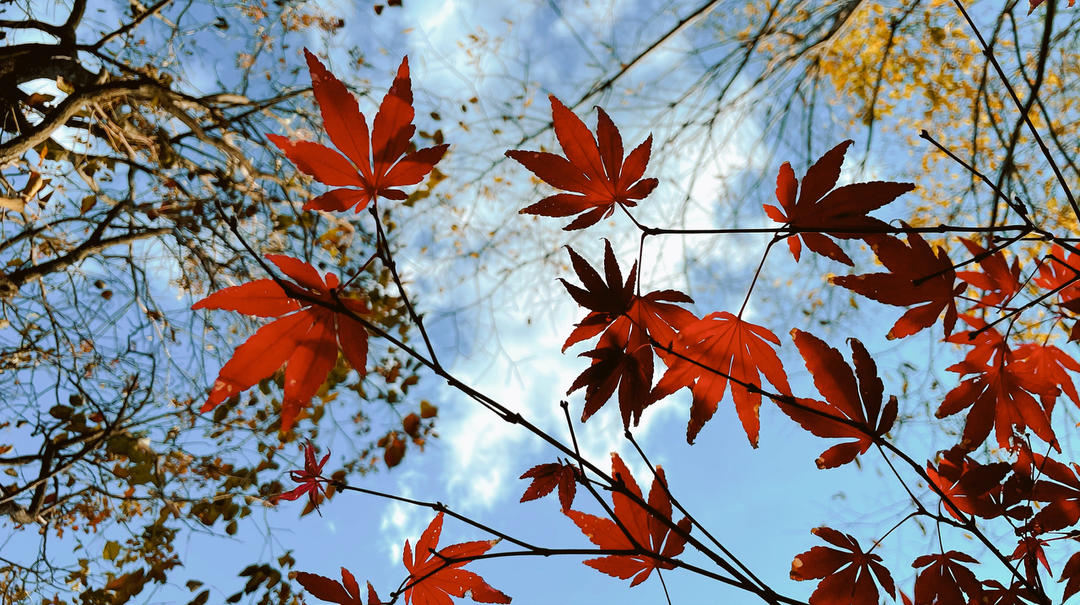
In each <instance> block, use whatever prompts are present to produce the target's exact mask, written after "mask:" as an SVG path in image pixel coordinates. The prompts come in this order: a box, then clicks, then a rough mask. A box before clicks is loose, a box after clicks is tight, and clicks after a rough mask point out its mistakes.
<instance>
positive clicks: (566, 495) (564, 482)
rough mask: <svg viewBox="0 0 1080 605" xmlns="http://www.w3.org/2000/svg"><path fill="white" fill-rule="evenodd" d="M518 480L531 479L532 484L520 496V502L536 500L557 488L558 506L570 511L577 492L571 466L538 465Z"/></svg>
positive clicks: (575, 478)
mask: <svg viewBox="0 0 1080 605" xmlns="http://www.w3.org/2000/svg"><path fill="white" fill-rule="evenodd" d="M518 478H519V479H532V483H530V484H529V487H527V488H526V489H525V493H524V494H522V495H521V501H522V502H528V501H529V500H536V499H537V498H542V497H544V496H546V495H548V494H550V493H551V491H552V490H554V489H555V488H556V487H558V488H559V504H560V505H561V506H562V509H563V510H564V511H565V510H570V507H571V506H573V504H574V493H575V491H576V490H577V475H576V473H575V472H574V465H572V464H559V463H555V462H552V463H549V464H538V465H536V466H534V467H532V468H530V469H529V470H527V471H525V472H524V473H522V475H521V477H518Z"/></svg>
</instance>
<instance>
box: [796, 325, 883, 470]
mask: <svg viewBox="0 0 1080 605" xmlns="http://www.w3.org/2000/svg"><path fill="white" fill-rule="evenodd" d="M791 335H792V339H793V340H794V342H795V346H796V347H797V348H798V349H799V353H800V354H801V355H802V357H803V360H804V361H805V362H806V369H807V370H810V374H811V375H812V376H813V377H814V386H816V387H817V390H818V392H819V393H821V394H822V395H823V396H824V397H825V401H817V400H814V399H802V398H800V399H797V400H796V401H797V402H798V403H799V404H800V405H801V406H803V408H810V409H800V408H799V407H796V406H793V405H790V404H783V403H781V404H780V409H781V410H783V411H784V412H785V413H786V414H787V415H788V416H790V417H791V418H792V419H793V420H795V421H796V422H798V423H799V424H800V425H801V426H802V427H803V428H805V429H806V430H808V431H810V432H811V433H813V434H814V435H817V436H818V437H842V438H848V437H851V438H854V439H855V441H849V442H847V443H841V444H839V445H835V446H833V447H831V448H829V449H827V450H825V451H824V452H822V454H821V456H820V457H818V459H817V466H818V468H833V467H836V466H840V465H842V464H847V463H848V462H851V461H853V460H855V457H856V456H858V455H859V454H863V453H865V452H866V450H867V449H869V448H870V446H871V445H873V443H874V439H875V438H876V437H880V436H882V435H884V434H885V433H887V432H889V429H891V428H892V425H893V422H894V421H895V420H896V413H897V402H896V397H895V396H894V397H890V398H889V402H888V403H886V404H885V408H884V410H883V409H882V407H881V398H882V392H883V390H884V386H883V385H882V384H881V379H880V378H878V374H877V365H876V364H875V363H874V359H873V358H872V357H870V353H868V352H867V351H866V348H865V347H864V346H863V344H862V343H861V342H859V341H858V340H856V339H854V338H851V339H849V340H848V343H849V344H850V345H851V358H852V360H854V362H855V372H854V373H852V371H851V367H849V366H848V364H847V363H845V362H844V358H843V357H842V356H841V355H840V352H839V351H837V350H836V349H834V348H832V347H830V346H829V345H827V344H825V342H824V341H822V340H821V339H819V338H817V337H816V336H814V335H812V334H810V333H808V332H803V331H801V330H792V331H791ZM856 377H858V383H856ZM815 412H816V413H815ZM830 418H841V419H845V420H848V421H850V422H852V423H854V424H856V425H857V426H852V425H851V424H848V423H844V422H838V421H836V420H831V419H830Z"/></svg>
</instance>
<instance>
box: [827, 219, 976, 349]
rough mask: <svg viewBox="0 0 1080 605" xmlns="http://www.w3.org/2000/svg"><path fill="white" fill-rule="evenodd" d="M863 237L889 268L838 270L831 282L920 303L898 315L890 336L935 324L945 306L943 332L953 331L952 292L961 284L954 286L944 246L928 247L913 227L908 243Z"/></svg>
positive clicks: (904, 303)
mask: <svg viewBox="0 0 1080 605" xmlns="http://www.w3.org/2000/svg"><path fill="white" fill-rule="evenodd" d="M905 227H906V225H905ZM867 241H868V242H869V243H870V246H871V247H872V248H873V249H874V254H876V255H877V258H878V260H880V261H881V263H882V264H883V265H885V268H886V269H888V270H889V272H888V273H867V274H864V275H838V276H834V277H832V278H830V280H829V281H830V282H831V283H833V284H835V285H837V286H842V287H844V288H847V289H849V290H851V291H853V292H856V293H858V294H861V295H863V296H865V297H867V298H871V299H873V300H876V301H878V302H881V303H885V304H887V305H893V306H897V307H910V306H912V305H919V306H917V307H915V308H913V309H908V310H907V312H905V313H904V314H903V315H901V316H900V319H898V320H896V323H895V324H893V327H892V329H890V330H889V333H888V338H890V339H893V338H904V337H906V336H911V335H912V334H915V333H916V332H918V331H920V330H922V329H923V328H928V327H930V326H932V325H934V323H935V322H936V321H937V318H938V316H939V315H941V312H942V311H945V335H946V336H948V335H949V334H951V333H952V329H953V326H954V325H955V324H956V302H955V300H954V297H955V296H958V295H960V294H962V293H963V290H964V287H963V285H957V286H954V284H955V282H956V273H955V271H953V266H952V261H951V260H949V256H948V255H947V254H946V253H945V251H944V250H942V249H940V248H937V249H936V250H935V249H932V248H931V247H930V244H928V243H926V240H924V239H923V238H922V236H921V235H919V234H918V233H916V232H914V231H911V232H908V234H907V244H906V245H905V244H904V242H902V241H900V239H899V238H895V237H891V236H877V237H871V238H867ZM917 281H918V285H916V282H917ZM920 303H922V304H920Z"/></svg>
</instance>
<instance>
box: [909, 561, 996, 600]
mask: <svg viewBox="0 0 1080 605" xmlns="http://www.w3.org/2000/svg"><path fill="white" fill-rule="evenodd" d="M962 563H974V564H978V563H979V562H978V561H976V560H975V559H974V558H972V557H971V556H970V555H967V554H964V553H962V552H959V551H955V550H950V551H949V552H946V553H942V554H937V555H923V556H921V557H919V558H917V559H915V562H914V563H912V564H911V566H912V567H925V568H926V569H924V570H922V571H920V572H919V576H918V577H917V578H915V605H933V604H934V603H942V604H944V603H957V604H958V605H959V604H960V603H978V602H980V601H979V597H980V596H982V584H980V583H979V580H978V579H976V578H975V574H974V573H972V571H971V570H970V569H968V568H967V567H965V566H964V565H962ZM964 595H967V598H965V597H964Z"/></svg>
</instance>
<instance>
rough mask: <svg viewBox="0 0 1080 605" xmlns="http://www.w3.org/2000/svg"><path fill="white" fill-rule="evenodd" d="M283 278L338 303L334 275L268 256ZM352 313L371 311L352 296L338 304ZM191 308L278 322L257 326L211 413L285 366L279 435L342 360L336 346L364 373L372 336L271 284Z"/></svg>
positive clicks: (227, 370)
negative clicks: (225, 311) (339, 359)
mask: <svg viewBox="0 0 1080 605" xmlns="http://www.w3.org/2000/svg"><path fill="white" fill-rule="evenodd" d="M266 258H267V259H268V260H270V261H271V262H273V263H274V264H275V265H277V267H278V268H279V269H280V270H281V272H282V273H284V274H285V275H287V276H288V277H290V278H292V280H294V281H291V282H285V283H287V284H288V290H289V291H290V292H293V293H295V296H301V295H303V296H309V297H312V298H316V299H321V300H323V301H325V302H327V303H331V304H336V300H337V299H336V298H335V297H334V296H333V295H332V294H331V290H332V289H334V288H336V287H337V286H338V283H339V282H338V278H337V276H336V275H334V274H332V273H328V274H327V275H326V277H325V279H324V278H323V276H321V275H320V274H319V272H318V271H316V270H315V268H314V267H312V266H311V265H309V264H307V263H305V262H303V261H301V260H299V259H295V258H291V257H288V256H282V255H267V257H266ZM340 300H341V301H342V302H343V303H344V304H345V305H346V306H347V307H348V308H349V309H350V310H352V311H353V312H356V313H366V311H367V307H366V306H365V305H364V304H363V303H362V302H361V301H357V300H352V299H340ZM192 309H228V310H232V311H239V312H241V313H245V314H247V315H255V316H257V317H278V319H277V320H275V321H273V322H271V323H268V324H266V325H265V326H263V327H261V328H259V329H258V330H256V331H255V333H254V334H253V335H252V336H251V337H250V338H248V339H247V341H245V342H244V343H243V344H241V345H240V346H238V347H237V348H236V351H234V352H233V356H232V358H231V359H229V361H227V362H226V363H225V365H224V366H222V368H221V372H220V373H219V374H218V377H217V380H215V381H214V386H213V387H212V388H211V390H210V395H209V397H208V398H207V400H206V403H205V404H203V406H202V408H201V411H203V412H208V411H210V410H212V409H214V408H215V407H217V406H218V405H219V404H221V403H222V402H223V401H225V400H226V399H228V398H229V397H232V396H234V395H237V394H239V393H240V392H242V391H244V390H247V389H248V388H250V387H251V386H252V385H254V384H255V383H257V382H259V381H260V380H262V379H263V378H266V377H267V376H269V375H271V374H273V373H274V372H276V371H277V370H278V369H279V368H280V367H281V366H282V365H285V393H284V397H283V398H282V413H281V430H282V431H288V430H289V429H291V428H292V425H293V423H294V422H295V420H296V415H297V413H298V412H299V410H300V409H301V408H302V407H303V406H305V405H307V403H308V402H309V401H311V398H312V397H314V396H315V393H316V392H317V391H318V390H319V387H320V386H322V383H323V382H324V381H325V380H326V376H327V374H329V373H330V370H331V369H333V367H334V364H336V363H337V354H338V347H339V343H340V347H341V349H342V350H343V351H344V353H345V358H346V359H347V360H348V361H349V364H350V365H352V366H353V368H354V369H355V370H356V371H357V372H359V373H360V374H361V375H362V374H363V373H364V371H365V366H366V365H367V331H366V330H365V329H364V327H363V326H362V325H360V324H359V323H358V322H356V321H355V320H353V319H352V318H349V317H346V316H344V315H343V314H339V313H334V312H332V311H330V310H328V309H326V308H324V307H321V306H315V305H314V304H313V303H312V302H310V301H308V300H301V299H299V298H296V297H294V296H290V294H289V293H288V292H286V290H284V289H282V288H281V286H280V285H279V284H278V283H277V282H275V281H273V280H268V279H263V280H257V281H254V282H251V283H248V284H243V285H240V286H233V287H231V288H225V289H224V290H220V291H218V292H215V293H214V294H211V295H210V296H207V297H206V298H204V299H202V300H201V301H199V302H197V303H195V304H194V305H192Z"/></svg>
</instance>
